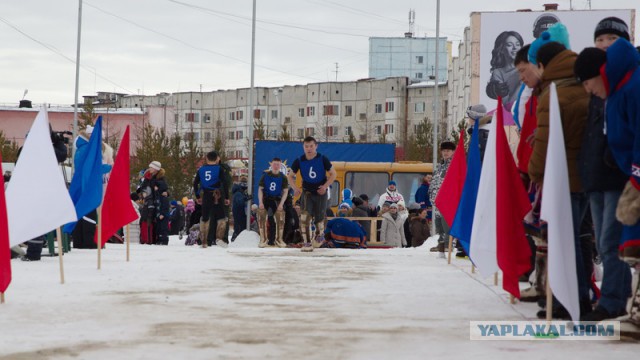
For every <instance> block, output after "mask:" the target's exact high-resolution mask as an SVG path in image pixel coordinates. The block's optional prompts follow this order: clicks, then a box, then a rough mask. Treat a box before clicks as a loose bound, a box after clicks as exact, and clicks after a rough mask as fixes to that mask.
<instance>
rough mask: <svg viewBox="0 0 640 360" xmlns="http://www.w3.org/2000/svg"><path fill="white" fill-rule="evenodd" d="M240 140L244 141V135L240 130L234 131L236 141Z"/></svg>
mask: <svg viewBox="0 0 640 360" xmlns="http://www.w3.org/2000/svg"><path fill="white" fill-rule="evenodd" d="M242 139H244V133H243V132H242V130H239V131H236V140H242Z"/></svg>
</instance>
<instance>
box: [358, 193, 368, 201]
mask: <svg viewBox="0 0 640 360" xmlns="http://www.w3.org/2000/svg"><path fill="white" fill-rule="evenodd" d="M358 197H359V198H360V199H362V201H369V195H367V194H360V196H358Z"/></svg>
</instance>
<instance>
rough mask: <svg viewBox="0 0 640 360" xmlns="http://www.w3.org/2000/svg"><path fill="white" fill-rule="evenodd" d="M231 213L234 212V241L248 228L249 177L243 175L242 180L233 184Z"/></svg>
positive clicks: (232, 239) (232, 238)
mask: <svg viewBox="0 0 640 360" xmlns="http://www.w3.org/2000/svg"><path fill="white" fill-rule="evenodd" d="M231 194H232V195H231V202H232V203H231V213H232V214H233V236H232V237H231V241H234V240H235V239H236V237H238V235H240V233H241V232H242V231H243V230H246V228H247V201H249V195H248V194H247V177H246V176H241V177H240V182H239V183H237V184H233V187H232V188H231Z"/></svg>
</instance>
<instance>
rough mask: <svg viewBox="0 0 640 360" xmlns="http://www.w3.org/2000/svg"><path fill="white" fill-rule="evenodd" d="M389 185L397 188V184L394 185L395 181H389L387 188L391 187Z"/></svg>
mask: <svg viewBox="0 0 640 360" xmlns="http://www.w3.org/2000/svg"><path fill="white" fill-rule="evenodd" d="M391 185H393V186H398V184H396V182H395V180H391V181H389V186H391Z"/></svg>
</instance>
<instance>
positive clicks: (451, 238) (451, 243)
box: [447, 235, 453, 265]
mask: <svg viewBox="0 0 640 360" xmlns="http://www.w3.org/2000/svg"><path fill="white" fill-rule="evenodd" d="M452 247H453V236H451V235H449V250H448V252H449V258H448V260H447V264H449V265H451V248H452Z"/></svg>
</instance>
